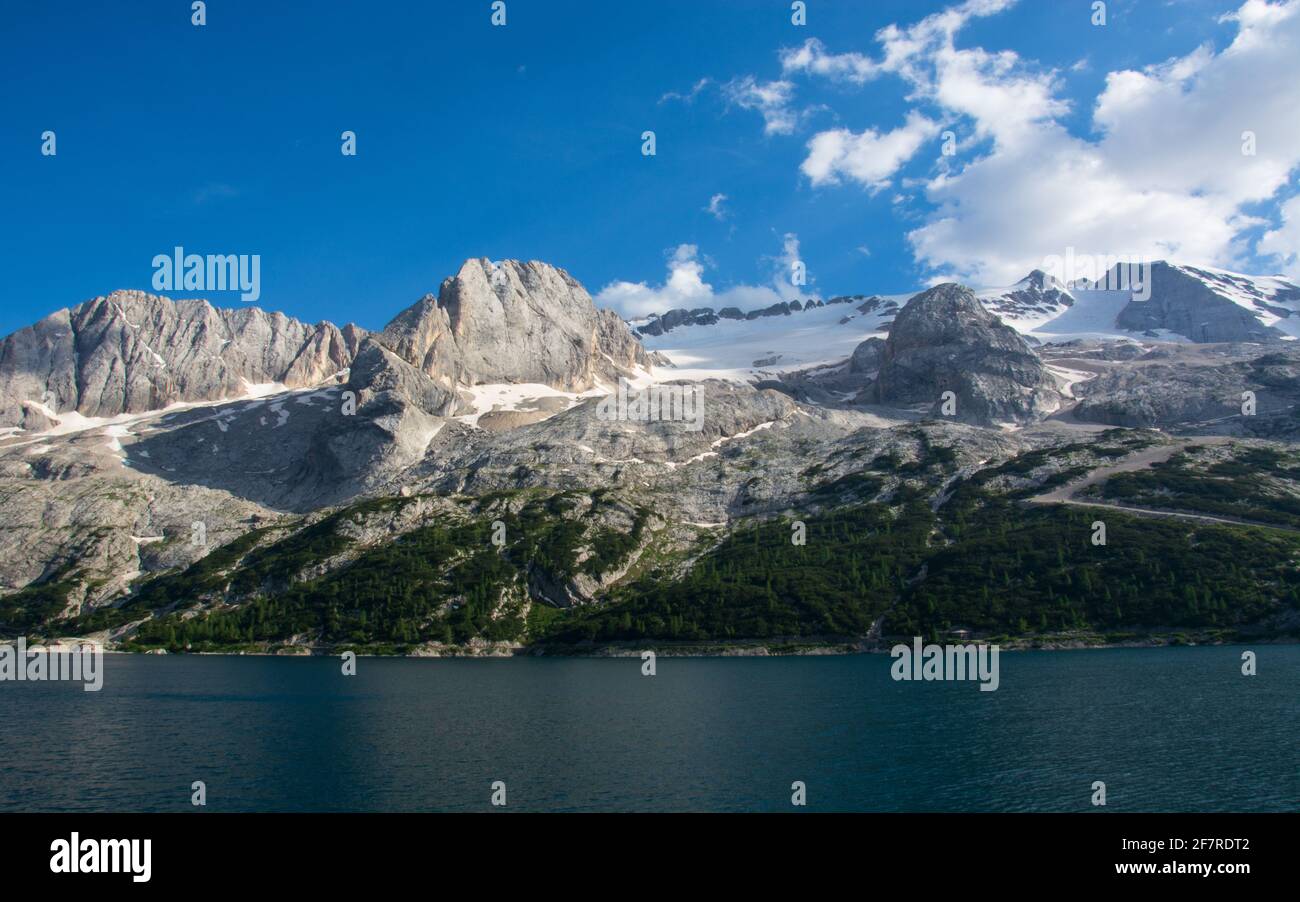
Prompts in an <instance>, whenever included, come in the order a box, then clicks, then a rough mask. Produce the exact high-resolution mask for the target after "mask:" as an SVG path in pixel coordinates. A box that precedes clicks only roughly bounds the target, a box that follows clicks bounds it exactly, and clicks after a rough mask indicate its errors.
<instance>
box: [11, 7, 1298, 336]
mask: <svg viewBox="0 0 1300 902" xmlns="http://www.w3.org/2000/svg"><path fill="white" fill-rule="evenodd" d="M1296 6H1297V2H1295V0H1292V2H1290V3H1284V2H1282V0H1278V2H1276V3H1272V4H1270V3H1267V2H1265V0H1244V5H1243V0H1236V2H1215V0H1178V2H1157V0H1151V2H1134V0H1113V2H1110V3H1108V4H1107V6H1106V19H1107V20H1106V24H1105V25H1104V26H1096V25H1093V24H1091V22H1090V18H1091V17H1092V16H1093V12H1092V9H1091V7H1092V4H1091V3H1090V2H1087V0H1083V2H1075V0H1052V2H1045V0H1021V2H1019V3H1016V2H1012V0H968V2H967V3H964V4H963V3H929V2H919V0H906V2H902V0H899V2H882V0H871V2H868V0H862V2H853V0H834V2H831V0H809V2H808V8H807V24H806V25H805V26H802V27H801V26H796V25H794V24H792V22H791V10H790V3H788V2H784V0H729V2H721V0H719V2H707V0H655V2H653V3H651V2H648V0H647V2H633V0H622V2H605V3H597V2H579V0H571V2H565V0H508V2H507V24H506V25H505V26H504V27H494V26H493V25H492V24H491V22H490V16H491V9H490V3H489V2H487V0H467V2H438V3H428V2H418V3H417V2H411V3H390V2H382V0H371V2H366V3H353V2H347V0H337V2H330V3H320V4H308V3H264V2H251V0H213V2H210V3H209V4H208V11H207V15H208V21H207V24H206V25H205V26H203V27H195V26H193V25H191V24H190V9H189V3H188V2H179V0H167V2H162V0H158V2H154V0H135V2H132V3H129V4H101V3H93V4H92V3H87V4H84V5H82V4H75V5H72V6H69V5H67V4H24V5H23V6H22V7H18V6H15V5H10V7H9V8H8V9H7V10H6V11H5V13H4V15H5V17H6V19H7V20H6V21H5V22H4V23H3V32H4V34H5V36H6V37H5V41H4V45H5V53H3V54H0V80H2V81H3V84H4V85H5V89H4V93H5V108H6V115H5V116H3V117H0V155H2V156H0V162H2V163H3V166H2V167H0V198H3V205H4V211H5V215H4V220H3V221H4V224H5V229H4V231H5V235H4V236H3V243H2V244H0V247H3V248H4V253H3V259H4V263H5V275H6V281H7V286H6V289H7V290H6V292H5V303H4V305H3V308H0V333H3V334H7V333H8V332H11V331H13V330H14V329H17V328H20V327H21V326H23V325H26V324H28V323H30V322H32V321H34V320H36V319H39V318H40V317H42V316H44V315H46V314H48V313H49V312H51V311H53V310H55V309H57V308H59V307H63V306H70V305H73V304H76V303H78V302H80V301H82V300H85V299H87V298H89V297H93V296H95V295H98V294H105V293H107V292H109V291H111V290H113V289H116V288H141V289H149V288H150V279H151V276H152V270H151V261H152V259H153V257H154V256H155V255H157V254H169V253H170V252H171V250H172V248H173V247H175V246H176V245H181V246H183V247H184V248H185V249H186V251H188V252H192V253H199V254H214V253H221V254H259V255H260V256H261V279H262V286H261V298H260V300H259V301H258V303H259V305H261V306H263V307H265V308H268V309H275V310H283V311H285V312H286V313H289V314H291V315H294V316H297V317H300V318H303V319H307V320H310V321H316V320H320V319H329V320H333V321H336V322H340V323H342V322H357V323H359V324H361V325H363V326H366V327H369V328H380V327H382V326H383V325H384V323H386V322H387V321H388V319H389V318H391V317H392V316H393V315H394V314H395V313H397V312H398V311H399V310H401V309H402V308H404V307H405V306H407V305H409V304H410V303H412V302H413V301H415V300H416V299H417V298H418V297H420V296H421V295H422V294H424V293H426V292H436V290H437V287H438V284H439V283H440V282H441V280H442V279H443V278H445V277H446V276H448V275H451V274H453V273H454V272H455V271H456V269H457V268H458V267H459V265H460V263H461V261H463V260H464V259H466V258H468V257H479V256H484V257H490V258H492V259H501V258H506V257H515V258H522V259H540V260H545V261H548V262H551V263H554V264H556V265H558V266H562V267H564V268H565V269H567V270H569V271H570V272H571V273H572V274H573V275H574V276H575V277H577V278H578V279H579V280H580V281H582V282H583V284H584V285H586V286H587V288H588V289H589V290H590V291H591V292H592V294H593V295H598V296H599V299H600V301H601V302H602V303H606V304H609V305H616V306H618V307H619V308H620V309H621V310H622V311H623V312H624V313H625V314H627V315H634V314H638V313H644V312H646V311H647V310H651V309H657V308H662V307H667V306H674V305H678V304H682V305H689V306H698V305H701V304H706V303H707V304H712V305H714V306H720V305H722V304H723V303H733V302H734V303H736V304H738V305H739V306H742V307H751V306H758V305H759V304H760V303H764V302H767V301H770V300H771V299H774V298H780V297H787V296H794V295H807V294H818V295H821V296H823V297H829V296H831V295H834V294H842V293H871V292H879V293H895V292H902V291H907V290H910V289H912V288H915V287H917V286H920V285H924V284H925V283H927V282H930V281H934V280H937V279H942V278H950V277H952V278H961V279H964V280H967V281H973V282H979V283H981V284H1007V283H1009V282H1010V281H1014V280H1015V279H1016V278H1018V277H1019V276H1020V275H1023V274H1024V272H1027V271H1028V269H1030V268H1032V267H1033V266H1034V265H1037V264H1038V262H1039V261H1040V260H1041V259H1042V258H1043V257H1044V256H1045V255H1050V254H1058V255H1059V254H1063V253H1064V252H1065V250H1066V247H1078V249H1079V251H1080V252H1081V253H1132V254H1139V253H1142V254H1151V255H1156V254H1159V255H1160V256H1172V257H1176V258H1179V259H1186V260H1188V262H1200V263H1208V264H1217V265H1224V266H1232V267H1239V268H1246V269H1250V270H1251V271H1258V272H1274V271H1286V272H1294V269H1295V264H1296V249H1297V246H1300V204H1297V203H1296V202H1293V198H1294V197H1295V195H1296V193H1297V192H1296V171H1297V169H1296V166H1297V163H1300V124H1298V123H1300V117H1297V116H1296V115H1295V112H1296V110H1297V109H1300V102H1298V100H1300V98H1298V97H1297V95H1296V92H1297V90H1300V89H1298V88H1296V85H1300V62H1297V61H1298V60H1300V52H1297V51H1298V50H1300V26H1298V25H1297V23H1300V14H1298V13H1297V10H1296ZM945 10H947V11H948V12H947V14H946V16H944V11H945ZM936 15H937V16H941V18H934V17H935V16H936ZM1225 15H1232V16H1235V18H1234V17H1230V18H1224V16H1225ZM927 17H931V18H927ZM891 25H892V26H894V29H893V30H892V31H889V32H884V33H883V34H884V35H886V36H885V37H882V36H881V35H882V32H881V29H886V28H888V27H889V26H891ZM1234 42H1236V43H1234ZM1288 83H1289V84H1290V87H1289V88H1288V87H1287V85H1288ZM1288 92H1289V93H1288ZM1287 112H1289V113H1290V115H1289V116H1288V115H1286V113H1287ZM647 129H650V130H654V131H655V133H656V144H657V147H656V150H657V152H656V155H655V156H653V157H647V156H644V155H643V154H642V152H641V149H642V142H641V133H642V132H643V131H645V130H647ZM1247 129H1250V130H1252V131H1253V132H1255V133H1256V134H1257V138H1258V145H1259V147H1258V150H1257V152H1256V154H1254V155H1252V156H1245V155H1243V154H1242V152H1241V143H1242V142H1241V138H1240V136H1241V133H1242V132H1243V131H1245V130H1247ZM46 130H53V131H54V132H55V133H56V136H57V138H56V140H57V154H56V155H55V156H52V157H51V156H43V155H42V154H41V152H40V151H41V144H42V142H41V134H42V133H43V132H44V131H46ZM344 130H352V131H354V132H355V133H356V135H357V155H356V156H354V157H348V156H344V155H343V154H341V153H340V144H341V141H340V134H341V132H343V131H344ZM948 131H951V132H952V133H953V136H954V138H955V144H956V151H955V153H954V154H952V155H951V156H944V155H943V153H942V144H943V133H944V132H948ZM719 195H721V196H722V197H723V198H724V199H722V200H719V201H716V202H713V199H714V198H715V197H717V196H719ZM711 202H713V203H712V210H710V205H711ZM1288 202H1290V203H1289V206H1288ZM1288 214H1290V218H1289V219H1288ZM796 260H797V261H799V262H801V263H802V264H803V265H804V267H806V270H807V276H808V278H807V284H806V285H802V286H796V285H791V284H790V272H791V270H790V268H789V266H790V264H791V263H792V262H793V261H796ZM175 294H176V295H177V296H183V295H184V294H185V293H184V292H179V293H175ZM205 294H207V296H208V297H209V299H210V300H212V301H213V302H214V303H219V304H223V305H228V306H237V305H238V304H239V303H240V302H239V300H238V297H237V295H235V294H233V293H228V294H224V295H223V294H208V293H205Z"/></svg>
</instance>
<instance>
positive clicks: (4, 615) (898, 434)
mask: <svg viewBox="0 0 1300 902" xmlns="http://www.w3.org/2000/svg"><path fill="white" fill-rule="evenodd" d="M1144 288H1148V289H1149V297H1146V298H1145V299H1140V298H1139V297H1138V296H1137V294H1135V293H1134V291H1133V290H1131V289H1130V290H1124V291H1118V290H1107V289H1106V288H1105V282H1104V280H1098V282H1096V283H1086V282H1084V283H1075V284H1071V285H1065V284H1063V283H1061V282H1059V281H1057V280H1055V279H1053V278H1052V277H1051V276H1050V275H1048V274H1046V273H1044V272H1042V271H1037V270H1036V271H1034V272H1032V273H1030V274H1029V275H1028V276H1027V277H1026V278H1025V279H1024V280H1022V281H1021V282H1019V283H1017V284H1016V285H1013V286H1009V287H1006V288H1002V289H970V288H966V287H963V286H960V285H957V284H952V283H948V284H942V285H937V286H934V287H932V288H929V289H927V290H925V291H921V292H918V293H916V294H914V295H910V296H892V297H882V296H877V295H854V296H840V297H834V298H831V299H829V300H822V299H820V298H804V299H799V300H793V301H788V302H783V303H780V304H777V305H774V306H771V307H768V308H765V309H762V310H755V311H740V310H738V309H735V308H724V309H722V310H717V311H714V310H712V309H710V308H697V309H693V310H672V311H666V312H665V313H663V314H662V315H659V316H654V317H649V318H645V319H641V320H636V321H633V322H630V323H626V322H624V321H623V320H622V319H621V318H619V317H618V316H617V314H615V313H613V312H611V311H608V310H599V309H597V308H596V306H595V305H594V303H593V302H592V299H591V297H590V295H589V294H588V293H587V292H586V290H585V289H584V288H583V287H582V286H581V285H580V284H579V283H578V282H577V281H576V280H575V279H574V278H573V277H572V276H570V275H569V274H568V273H567V272H565V271H564V270H562V269H559V268H556V267H553V266H550V265H548V264H544V263H538V262H527V263H524V262H519V261H513V260H506V261H502V262H499V263H493V262H492V261H489V260H487V259H475V260H469V261H466V262H465V264H464V265H463V266H462V267H461V268H460V270H459V272H457V273H456V274H455V275H454V276H452V277H450V278H448V279H446V280H445V281H444V282H443V283H442V285H441V286H440V288H439V290H438V292H437V294H436V295H434V294H430V295H426V296H425V297H423V298H421V299H419V300H418V301H416V302H415V303H414V304H413V305H411V306H410V307H408V308H407V309H405V310H404V311H402V312H401V313H399V314H398V315H397V316H396V317H394V318H393V320H392V321H391V322H390V323H389V324H388V325H387V326H385V327H384V329H382V330H381V331H378V332H370V331H367V330H365V329H362V328H360V327H357V326H355V325H351V324H349V325H344V326H336V325H334V324H332V323H327V322H325V323H319V324H316V325H308V324H306V323H302V322H299V321H297V320H294V319H292V318H289V317H286V316H283V315H281V314H268V313H265V312H264V311H262V310H260V309H257V308H250V307H245V308H240V309H234V310H232V309H222V308H217V307H214V306H212V305H210V304H208V303H207V302H206V301H203V300H178V301H172V300H169V299H167V298H162V297H156V296H153V295H149V294H145V293H142V292H136V291H118V292H114V293H112V294H110V295H107V296H105V297H99V298H95V299H92V300H89V301H86V302H84V303H82V304H80V305H78V306H76V307H73V308H69V309H64V310H60V311H58V312H56V313H53V314H51V315H50V316H48V317H46V318H45V319H44V320H42V321H40V322H39V323H36V324H34V325H32V326H30V327H27V328H25V329H22V330H19V331H18V332H16V333H14V334H12V335H10V336H8V337H7V338H5V339H4V340H3V342H0V492H3V497H4V502H5V504H4V506H5V510H6V529H5V530H4V532H3V537H2V538H0V593H2V594H0V634H4V635H10V634H27V635H31V636H33V637H35V638H40V637H42V636H59V635H85V636H92V637H94V638H96V639H99V640H101V641H104V642H107V643H109V644H110V645H114V646H116V647H121V648H125V649H133V650H170V651H173V652H174V651H183V650H234V649H240V650H253V651H267V650H276V651H282V652H286V653H301V652H305V651H311V650H317V651H318V650H322V649H326V650H328V649H337V648H339V647H344V646H346V647H357V648H365V649H369V650H375V651H390V652H391V651H395V652H401V653H410V654H452V653H456V654H464V653H518V652H519V651H521V650H555V649H564V650H570V651H571V650H574V649H587V650H592V649H610V648H615V647H617V646H618V645H619V643H645V642H647V641H655V642H659V643H675V644H676V645H677V646H678V647H691V648H697V649H698V648H700V647H714V646H716V645H718V644H722V645H727V646H729V647H734V646H736V645H737V643H739V644H740V645H742V646H745V644H746V643H748V645H747V646H745V647H752V648H755V649H761V650H768V651H770V650H772V649H774V648H782V647H804V646H810V645H811V646H823V645H826V644H831V645H835V646H836V647H848V646H851V647H862V646H864V645H870V644H871V643H873V642H878V641H880V639H881V637H882V636H888V635H902V634H913V633H915V634H921V633H923V632H924V633H930V634H938V633H941V632H943V631H946V630H952V629H957V628H962V629H967V630H973V631H975V632H976V633H983V634H989V635H1003V636H1009V637H1012V638H1015V639H1017V640H1019V641H1025V642H1033V643H1037V644H1052V643H1058V644H1069V643H1094V642H1101V641H1120V639H1117V637H1120V638H1121V639H1122V637H1124V636H1128V637H1134V636H1138V637H1146V638H1147V639H1150V638H1151V637H1153V636H1155V637H1163V638H1162V639H1161V641H1165V640H1167V639H1168V637H1170V636H1172V635H1181V634H1183V633H1185V632H1187V631H1193V632H1196V633H1197V635H1201V636H1205V637H1210V638H1222V637H1224V636H1232V635H1237V634H1239V633H1240V632H1241V631H1243V630H1244V631H1252V630H1253V631H1255V632H1256V633H1261V632H1262V633H1266V634H1268V635H1270V636H1287V635H1291V634H1292V633H1293V631H1294V630H1295V629H1296V628H1297V627H1296V624H1297V613H1296V606H1297V601H1298V600H1300V594H1297V593H1298V592H1300V588H1298V587H1297V581H1296V574H1295V567H1294V560H1295V555H1296V554H1297V551H1298V550H1300V545H1297V537H1296V535H1297V533H1300V487H1298V486H1297V480H1300V460H1297V458H1296V455H1295V452H1294V451H1293V448H1294V442H1295V440H1296V436H1297V431H1298V426H1300V419H1297V417H1296V413H1295V412H1296V410H1297V409H1298V408H1297V403H1298V402H1300V348H1297V345H1296V342H1295V340H1294V339H1295V338H1296V337H1297V336H1300V288H1297V286H1295V285H1294V284H1292V283H1290V282H1287V281H1286V280H1284V279H1281V278H1278V277H1253V276H1245V275H1239V274H1235V273H1229V272H1225V271H1221V270H1215V269H1209V268H1205V267H1192V266H1184V265H1175V264H1171V263H1164V262H1159V263H1155V264H1153V265H1152V266H1151V268H1150V284H1149V285H1148V286H1144ZM1145 293H1148V292H1144V294H1145ZM620 384H621V385H623V386H624V390H625V391H630V392H631V393H632V394H634V395H635V394H638V393H641V394H645V395H646V396H647V397H652V398H654V397H659V395H660V394H662V393H665V392H667V391H668V390H669V389H671V388H673V387H676V389H677V391H678V395H677V396H675V397H680V395H681V392H682V391H686V390H690V391H697V392H699V399H700V403H701V404H702V411H703V415H702V417H701V418H700V420H699V422H698V423H695V424H692V423H689V422H686V421H685V420H684V419H682V418H679V417H674V416H672V415H671V412H668V411H667V408H664V409H663V410H662V411H658V412H660V413H664V412H667V413H668V415H664V416H659V415H657V414H656V415H654V416H650V415H646V416H641V415H639V414H637V413H635V412H632V413H626V415H623V414H620V415H618V416H616V417H614V418H611V416H610V415H609V413H608V411H609V409H610V408H609V406H608V405H605V406H602V405H600V404H599V403H598V402H599V401H600V399H602V398H604V397H605V396H607V395H609V394H610V393H611V392H612V391H614V390H615V388H616V387H617V386H619V385H620ZM656 393H658V394H656ZM665 396H667V395H665ZM638 409H640V408H638ZM648 409H651V408H647V410H648ZM1098 511H1102V512H1103V513H1104V515H1105V517H1106V520H1107V522H1108V523H1110V524H1111V525H1112V529H1111V535H1112V536H1115V535H1118V536H1120V537H1127V539H1126V540H1123V539H1122V540H1121V541H1120V542H1119V543H1118V545H1117V544H1115V543H1114V540H1113V539H1112V544H1111V545H1109V546H1106V547H1109V548H1111V549H1113V551H1112V552H1110V554H1109V557H1107V556H1105V555H1103V554H1099V553H1095V552H1093V551H1092V550H1091V549H1093V548H1094V547H1095V546H1092V545H1089V544H1088V541H1087V535H1086V534H1087V523H1089V522H1091V520H1092V519H1093V518H1095V517H1096V516H1101V514H1099V513H1098ZM1085 521H1086V522H1085ZM794 524H803V528H804V530H805V531H806V533H807V534H808V536H809V537H808V538H807V540H806V544H799V543H794V542H792V541H791V539H790V536H791V534H792V530H794V531H795V532H797V529H796V527H795V526H794ZM1024 530H1029V531H1030V532H1031V533H1032V535H1020V536H1019V538H1018V539H1014V540H1013V539H1009V538H1008V535H1009V533H1015V532H1016V531H1024ZM1026 541H1029V542H1031V543H1032V547H1033V548H1034V549H1035V551H1034V554H1035V555H1036V554H1039V553H1040V552H1041V553H1047V552H1048V551H1051V550H1053V549H1055V550H1057V551H1058V552H1059V554H1057V556H1056V557H1054V558H1052V559H1050V560H1048V559H1044V560H1037V559H1035V560H1028V559H1027V558H1030V557H1033V555H1027V554H1026V553H1025V552H1024V550H1023V547H1029V546H1024V545H1023V543H1024V542H1026ZM1207 543H1208V544H1209V545H1211V546H1213V548H1214V549H1216V550H1214V551H1206V550H1205V547H1206V545H1207ZM1252 543H1254V544H1252ZM1017 544H1019V545H1020V546H1021V547H1022V550H1020V551H1016V552H1015V553H1014V554H1011V552H1012V551H1013V550H1014V547H1015V546H1016V545H1017ZM1192 547H1196V548H1199V549H1201V550H1200V551H1199V552H1198V554H1199V557H1198V558H1197V565H1198V566H1199V567H1201V569H1200V570H1197V571H1196V572H1195V573H1194V574H1193V576H1192V577H1189V578H1191V579H1192V583H1191V585H1192V590H1191V596H1190V598H1189V595H1188V592H1187V584H1184V583H1182V582H1173V583H1171V582H1170V574H1171V573H1173V572H1174V570H1176V569H1177V567H1178V566H1179V565H1178V563H1177V562H1178V560H1180V559H1181V558H1182V557H1184V556H1186V555H1189V554H1190V552H1189V549H1190V548H1192ZM1089 554H1091V558H1089V559H1083V558H1079V559H1075V557H1076V556H1079V555H1089ZM1008 555H1010V556H1008ZM1152 556H1156V557H1158V558H1159V559H1160V560H1162V561H1167V562H1168V563H1167V564H1165V565H1164V566H1167V567H1169V568H1172V569H1170V570H1168V571H1166V572H1163V573H1162V572H1160V567H1157V568H1156V569H1155V571H1154V572H1153V571H1152V569H1151V568H1150V567H1149V566H1148V567H1146V568H1145V569H1143V568H1141V567H1138V568H1137V569H1136V571H1135V566H1136V565H1135V564H1134V561H1135V560H1149V559H1151V557H1152ZM1188 566H1190V564H1188ZM967 571H969V572H967ZM1072 573H1075V574H1081V573H1092V574H1093V575H1092V576H1079V577H1076V576H1072V575H1071V574H1072ZM960 574H966V577H971V574H976V575H975V577H974V578H965V579H958V578H957V577H958V576H959V575H960ZM999 579H1000V580H1001V581H1002V582H1001V583H1000V584H998V585H999V591H997V592H995V593H994V596H993V600H990V599H989V594H988V587H989V586H990V585H993V584H996V583H997V581H998V580H999ZM1106 580H1110V581H1111V582H1109V583H1107V582H1106ZM1081 581H1082V582H1081ZM1085 584H1086V585H1085ZM981 587H982V589H983V594H982V595H981V594H980V590H981ZM1229 593H1236V594H1235V596H1233V597H1231V598H1230V597H1229Z"/></svg>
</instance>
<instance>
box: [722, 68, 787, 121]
mask: <svg viewBox="0 0 1300 902" xmlns="http://www.w3.org/2000/svg"><path fill="white" fill-rule="evenodd" d="M723 94H724V95H725V96H726V98H727V101H728V102H729V103H731V104H732V105H734V106H738V107H740V108H741V109H744V110H757V111H758V112H759V113H760V114H762V116H763V132H764V134H768V135H788V134H790V133H791V132H793V131H794V129H795V126H796V125H797V124H798V122H799V114H798V113H797V112H796V111H795V110H794V109H793V108H792V107H791V105H790V104H791V101H792V100H793V99H794V84H793V83H792V82H789V81H784V80H778V81H767V82H761V81H759V80H758V79H756V78H754V76H752V75H745V76H742V77H741V78H735V79H732V80H731V81H729V82H727V83H726V85H724V86H723Z"/></svg>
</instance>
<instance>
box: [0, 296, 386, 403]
mask: <svg viewBox="0 0 1300 902" xmlns="http://www.w3.org/2000/svg"><path fill="white" fill-rule="evenodd" d="M364 335H365V333H364V331H363V330H361V329H358V328H357V327H356V326H350V325H349V326H346V327H344V328H342V329H340V328H338V327H337V326H335V325H333V324H332V323H320V324H318V325H315V326H312V325H309V324H307V323H303V322H300V321H299V320H296V319H293V318H291V317H288V316H285V315H284V314H282V313H267V312H266V311H264V310H262V309H260V308H258V307H243V308H239V309H218V308H216V307H213V306H212V305H211V304H209V303H208V302H207V301H202V300H185V301H171V300H169V299H167V298H163V297H157V296H155V295H151V294H145V293H144V292H140V291H116V292H113V293H112V294H110V295H108V296H106V297H98V298H95V299H93V300H90V301H86V302H85V303H83V304H80V305H78V306H77V307H74V308H71V309H64V310H60V311H58V312H57V313H54V314H51V315H50V316H48V317H46V318H45V319H43V320H41V321H40V322H39V323H36V324H35V325H33V326H29V327H28V328H26V329H21V330H19V331H18V332H15V333H14V334H13V335H10V336H9V337H8V338H6V339H4V341H3V342H0V425H3V426H18V427H20V428H24V429H40V428H48V426H49V425H52V424H53V422H54V421H56V420H57V417H58V414H59V413H60V412H66V411H70V410H71V411H76V412H77V413H79V414H82V415H84V416H88V417H112V416H116V415H118V414H123V413H142V412H144V411H148V410H158V409H161V408H164V407H166V406H168V405H169V404H173V403H176V402H184V401H216V400H222V399H225V398H233V397H239V396H241V395H244V394H246V393H247V392H248V386H249V385H250V384H254V385H256V384H262V383H269V382H279V383H283V384H284V385H286V386H287V387H289V388H298V387H305V386H309V385H315V384H318V383H320V382H323V381H325V380H327V379H329V378H330V377H331V376H334V375H335V374H338V373H339V372H341V371H343V370H346V369H347V368H348V367H349V366H350V365H351V362H352V358H353V356H354V355H355V354H356V351H357V348H358V346H359V345H360V342H361V340H362V338H363V337H364Z"/></svg>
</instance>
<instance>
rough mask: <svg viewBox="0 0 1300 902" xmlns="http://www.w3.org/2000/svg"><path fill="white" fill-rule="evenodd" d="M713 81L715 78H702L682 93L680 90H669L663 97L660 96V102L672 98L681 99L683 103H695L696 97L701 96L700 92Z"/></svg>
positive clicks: (665, 101) (666, 101)
mask: <svg viewBox="0 0 1300 902" xmlns="http://www.w3.org/2000/svg"><path fill="white" fill-rule="evenodd" d="M712 83H713V80H712V79H710V78H701V79H700V80H699V81H697V82H696V83H695V84H693V85H691V89H690V90H689V91H687V92H685V93H681V92H678V91H669V92H668V93H666V94H664V95H663V96H662V97H660V98H659V102H660V103H668V102H669V101H670V100H680V101H681V102H682V103H694V102H695V98H696V97H698V96H700V92H701V91H703V90H704V89H705V88H707V87H708V86H709V85H710V84H712Z"/></svg>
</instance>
